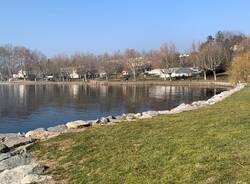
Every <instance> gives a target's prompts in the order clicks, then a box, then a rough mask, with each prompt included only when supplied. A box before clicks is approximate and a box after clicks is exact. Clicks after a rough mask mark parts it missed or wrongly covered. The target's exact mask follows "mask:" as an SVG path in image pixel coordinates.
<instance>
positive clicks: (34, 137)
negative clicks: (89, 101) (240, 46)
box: [0, 84, 246, 184]
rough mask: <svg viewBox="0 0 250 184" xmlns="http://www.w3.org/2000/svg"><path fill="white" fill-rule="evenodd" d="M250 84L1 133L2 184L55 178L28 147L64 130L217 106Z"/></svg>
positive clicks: (0, 174)
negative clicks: (169, 105) (161, 105)
mask: <svg viewBox="0 0 250 184" xmlns="http://www.w3.org/2000/svg"><path fill="white" fill-rule="evenodd" d="M245 86H246V84H238V85H236V86H235V88H233V89H231V90H228V91H224V92H222V93H220V94H217V95H215V96H213V97H212V98H210V99H208V100H206V101H205V100H204V101H195V102H193V103H191V104H180V105H179V106H177V107H175V108H173V109H171V110H163V111H147V112H142V113H128V114H123V115H120V116H108V117H102V118H99V119H96V120H90V121H83V120H77V121H72V122H68V123H67V124H65V125H64V124H62V125H57V126H55V127H50V128H47V129H44V128H38V129H35V130H31V131H29V132H27V133H17V134H15V133H9V134H0V184H28V183H35V182H46V181H49V180H50V179H52V178H51V177H50V176H46V175H42V174H43V172H44V171H45V170H46V168H47V167H46V166H45V165H42V164H40V163H37V162H36V161H34V160H33V159H32V157H31V155H30V154H29V153H28V151H27V150H28V149H29V148H30V147H31V146H32V145H33V144H34V143H36V142H38V141H41V140H46V139H49V138H52V137H55V136H58V135H60V134H62V133H67V132H80V131H84V130H85V129H86V128H88V127H94V126H100V125H116V124H118V123H119V122H124V121H131V122H132V121H135V120H136V119H148V118H152V117H155V116H158V115H168V114H176V113H180V112H184V111H190V110H195V109H198V108H201V107H206V106H210V105H213V104H215V103H217V102H220V101H222V100H223V99H225V98H227V97H229V96H231V95H232V94H234V93H235V92H238V91H240V90H241V89H243V88H244V87H245Z"/></svg>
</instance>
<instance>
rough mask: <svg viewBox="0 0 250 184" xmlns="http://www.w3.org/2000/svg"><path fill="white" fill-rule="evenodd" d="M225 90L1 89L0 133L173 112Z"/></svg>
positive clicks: (74, 86)
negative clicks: (74, 121)
mask: <svg viewBox="0 0 250 184" xmlns="http://www.w3.org/2000/svg"><path fill="white" fill-rule="evenodd" d="M224 90H225V89H218V88H217V89H213V88H191V87H180V86H178V87H174V86H163V85H113V86H107V85H77V84H64V85H61V84H60V85H57V84H49V85H18V84H17V85H0V133H6V132H26V131H28V130H31V129H35V128H40V127H43V128H47V127H50V126H54V125H58V124H62V123H66V122H69V121H72V120H78V119H83V120H90V119H97V118H98V117H101V116H108V115H120V114H122V113H128V112H142V111H147V110H165V109H171V108H173V107H176V106H178V105H179V104H181V103H191V102H193V101H197V100H204V99H208V98H210V97H211V96H213V95H214V94H216V93H220V92H222V91H224Z"/></svg>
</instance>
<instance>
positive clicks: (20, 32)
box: [0, 0, 250, 56]
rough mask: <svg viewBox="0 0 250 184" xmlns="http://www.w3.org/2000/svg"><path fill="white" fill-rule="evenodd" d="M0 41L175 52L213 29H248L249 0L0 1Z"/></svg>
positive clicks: (56, 48)
mask: <svg viewBox="0 0 250 184" xmlns="http://www.w3.org/2000/svg"><path fill="white" fill-rule="evenodd" d="M0 7H1V9H0V44H1V45H2V44H6V43H11V44H15V45H23V46H27V47H29V48H32V49H37V50H41V51H42V52H44V53H45V54H47V55H48V56H52V55H54V54H57V53H62V52H65V53H67V54H71V53H73V52H75V51H83V52H94V53H102V52H105V51H107V52H113V51H115V50H118V49H119V50H121V51H123V50H124V49H125V48H128V47H129V48H136V49H138V50H140V51H143V50H150V49H156V48H158V47H159V46H160V44H161V43H163V42H174V43H176V45H177V47H178V49H179V50H180V51H185V50H186V49H188V48H189V46H190V45H191V43H192V42H193V40H197V41H200V40H203V39H205V38H206V36H207V35H209V34H214V33H215V32H216V31H218V30H232V31H240V32H243V33H246V34H248V33H250V23H249V21H250V11H249V7H250V1H249V0H237V1H236V0H1V4H0Z"/></svg>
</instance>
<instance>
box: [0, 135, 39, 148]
mask: <svg viewBox="0 0 250 184" xmlns="http://www.w3.org/2000/svg"><path fill="white" fill-rule="evenodd" d="M31 142H34V140H32V139H31V138H28V137H22V136H17V137H6V138H5V139H4V142H3V143H4V144H5V145H6V146H8V147H9V148H10V149H12V148H17V147H19V146H22V145H26V144H29V143H31Z"/></svg>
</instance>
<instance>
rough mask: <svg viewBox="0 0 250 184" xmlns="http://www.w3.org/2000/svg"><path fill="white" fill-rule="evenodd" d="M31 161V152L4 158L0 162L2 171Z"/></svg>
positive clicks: (0, 170)
mask: <svg viewBox="0 0 250 184" xmlns="http://www.w3.org/2000/svg"><path fill="white" fill-rule="evenodd" d="M30 163H31V156H30V155H29V154H23V155H15V156H12V157H9V158H7V159H4V160H2V161H1V162H0V172H2V171H4V170H6V169H13V168H15V167H18V166H21V165H27V164H30Z"/></svg>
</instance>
